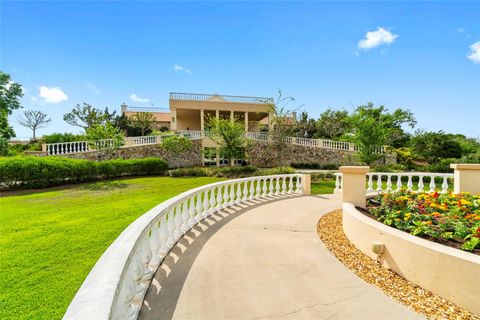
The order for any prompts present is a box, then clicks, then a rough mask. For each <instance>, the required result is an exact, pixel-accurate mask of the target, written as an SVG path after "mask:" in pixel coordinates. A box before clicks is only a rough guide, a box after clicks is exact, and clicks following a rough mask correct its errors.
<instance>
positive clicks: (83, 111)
mask: <svg viewBox="0 0 480 320" xmlns="http://www.w3.org/2000/svg"><path fill="white" fill-rule="evenodd" d="M106 111H107V112H108V109H106ZM109 116H110V114H108V115H106V114H105V112H103V111H102V110H100V109H97V108H95V107H93V106H92V105H90V104H88V103H85V102H84V103H83V105H82V106H81V105H79V104H77V105H76V106H75V107H73V109H72V111H70V112H69V113H67V114H64V115H63V120H64V121H65V122H66V123H68V124H69V125H72V126H74V127H80V128H83V129H84V130H85V131H86V130H87V129H89V128H91V127H93V126H95V125H98V124H105V123H106V122H107V120H108V118H109Z"/></svg>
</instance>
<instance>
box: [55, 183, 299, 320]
mask: <svg viewBox="0 0 480 320" xmlns="http://www.w3.org/2000/svg"><path fill="white" fill-rule="evenodd" d="M305 181H308V180H305ZM303 182H304V177H303V175H301V174H286V175H274V176H260V177H252V178H244V179H236V180H228V181H222V182H217V183H213V184H209V185H206V186H202V187H198V188H195V189H192V190H190V191H187V192H184V193H182V194H180V195H178V196H176V197H174V198H172V199H169V200H167V201H165V202H163V203H161V204H159V205H158V206H156V207H155V208H153V209H151V210H150V211H148V212H147V213H145V214H144V215H142V216H141V217H140V218H138V219H137V220H135V221H134V222H133V223H132V224H130V225H129V226H128V227H127V228H126V229H125V230H124V231H123V232H122V233H121V234H120V236H119V237H118V238H117V239H116V240H115V241H114V242H113V243H112V244H111V245H110V247H109V248H108V249H107V250H106V251H105V253H104V254H103V255H102V256H101V257H100V259H99V260H98V261H97V263H96V264H95V266H94V267H93V269H92V271H91V272H90V274H89V275H88V276H87V278H86V280H85V282H84V283H83V284H82V286H81V288H80V289H79V290H78V292H77V294H76V295H75V297H74V299H73V300H72V302H71V304H70V306H69V307H68V309H67V312H66V313H65V315H64V319H136V317H137V315H138V312H139V310H140V307H141V304H142V302H143V298H144V295H145V293H146V291H147V288H148V285H149V283H150V280H151V278H152V277H153V275H154V274H155V271H156V270H157V268H158V267H159V265H160V263H161V262H162V260H163V259H164V258H165V256H166V255H167V254H168V252H169V251H170V249H171V248H172V247H173V246H174V245H175V243H176V242H177V241H178V240H179V239H180V238H181V237H182V236H183V235H184V234H185V233H186V232H188V230H190V229H191V228H192V227H193V226H194V225H195V224H197V223H199V222H200V221H202V220H203V219H205V218H206V217H208V216H210V215H211V214H213V213H215V212H217V211H219V210H221V209H222V208H226V207H229V206H232V205H235V204H239V203H245V204H247V205H248V204H253V202H250V201H251V200H256V199H265V200H270V199H273V198H271V197H270V196H271V195H301V194H303Z"/></svg>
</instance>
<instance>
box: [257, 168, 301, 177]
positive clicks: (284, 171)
mask: <svg viewBox="0 0 480 320" xmlns="http://www.w3.org/2000/svg"><path fill="white" fill-rule="evenodd" d="M292 173H295V169H293V168H291V167H277V168H269V169H259V170H258V171H257V172H255V175H256V176H270V175H275V174H292Z"/></svg>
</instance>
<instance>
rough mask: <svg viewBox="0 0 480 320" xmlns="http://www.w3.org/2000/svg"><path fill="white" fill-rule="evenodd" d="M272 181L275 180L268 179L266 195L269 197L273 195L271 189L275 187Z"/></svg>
mask: <svg viewBox="0 0 480 320" xmlns="http://www.w3.org/2000/svg"><path fill="white" fill-rule="evenodd" d="M274 180H275V178H270V179H268V182H269V183H268V195H269V196H271V195H273V188H274V186H275V183H274Z"/></svg>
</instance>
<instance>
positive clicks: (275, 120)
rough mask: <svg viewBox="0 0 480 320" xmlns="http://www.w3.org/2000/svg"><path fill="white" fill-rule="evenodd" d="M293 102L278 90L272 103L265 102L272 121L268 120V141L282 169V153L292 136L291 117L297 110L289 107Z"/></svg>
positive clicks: (283, 157)
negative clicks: (270, 130) (270, 125)
mask: <svg viewBox="0 0 480 320" xmlns="http://www.w3.org/2000/svg"><path fill="white" fill-rule="evenodd" d="M294 102H295V99H294V98H293V97H284V96H283V95H282V92H281V91H280V90H279V91H278V97H277V99H276V100H275V102H274V103H271V102H269V101H266V103H269V104H270V114H271V115H272V119H269V120H270V121H271V124H272V125H273V132H269V134H270V139H271V140H272V143H273V147H274V149H275V150H276V151H277V153H278V155H279V158H278V160H279V162H280V167H283V166H284V162H285V160H284V159H285V156H284V152H285V150H286V148H287V137H289V136H290V135H292V131H293V128H292V127H293V126H292V125H293V124H294V123H293V122H294V120H295V119H294V118H293V117H292V115H293V114H294V113H295V112H296V111H297V110H298V109H299V108H298V107H297V108H293V107H292V106H291V103H294Z"/></svg>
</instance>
